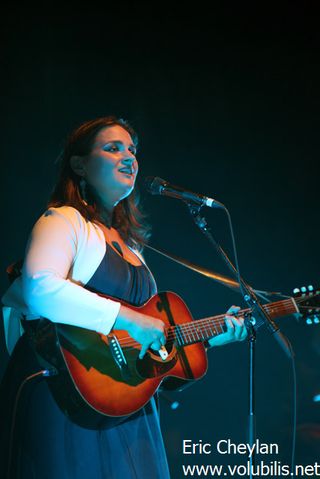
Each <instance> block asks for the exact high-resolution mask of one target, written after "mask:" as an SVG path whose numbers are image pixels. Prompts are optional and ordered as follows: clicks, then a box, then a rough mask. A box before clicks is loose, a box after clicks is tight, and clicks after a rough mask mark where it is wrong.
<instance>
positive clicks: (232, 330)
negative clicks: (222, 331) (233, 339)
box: [225, 316, 234, 335]
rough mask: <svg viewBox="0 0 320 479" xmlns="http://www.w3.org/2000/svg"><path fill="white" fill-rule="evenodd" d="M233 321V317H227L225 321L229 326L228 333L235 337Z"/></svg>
mask: <svg viewBox="0 0 320 479" xmlns="http://www.w3.org/2000/svg"><path fill="white" fill-rule="evenodd" d="M232 319H233V318H232V316H226V318H225V321H226V326H227V332H228V333H230V334H232V335H234V324H233V322H232Z"/></svg>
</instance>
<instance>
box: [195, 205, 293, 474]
mask: <svg viewBox="0 0 320 479" xmlns="http://www.w3.org/2000/svg"><path fill="white" fill-rule="evenodd" d="M186 204H187V206H188V208H189V211H190V213H191V216H192V218H193V220H194V222H195V224H196V225H197V226H198V228H199V229H200V231H201V232H202V233H203V234H204V235H205V236H206V238H207V239H208V240H209V241H210V243H211V244H212V245H213V246H214V248H215V249H216V251H217V252H218V253H219V254H220V256H221V257H222V259H223V260H224V262H225V263H226V265H227V266H228V268H229V269H230V270H231V272H232V274H233V275H234V276H235V277H236V278H237V280H238V282H239V287H240V291H241V294H242V296H243V299H244V300H245V301H246V303H247V304H248V306H249V307H250V309H251V310H252V312H253V314H255V313H257V315H258V316H260V318H261V319H262V321H263V322H264V323H265V324H266V326H267V327H268V329H269V330H270V332H271V333H272V334H273V335H274V337H275V339H276V340H277V341H278V343H279V344H280V346H281V347H282V349H283V350H284V351H285V353H286V355H287V356H288V357H289V358H290V359H291V358H292V357H293V350H292V347H291V344H290V343H289V341H288V339H287V338H286V337H285V336H284V335H283V334H282V333H281V332H280V329H279V327H278V326H277V325H276V324H275V323H274V321H273V320H272V318H271V317H270V316H269V314H268V313H267V312H266V311H265V309H264V308H263V306H262V305H261V303H260V302H259V300H258V298H257V296H256V294H255V292H254V290H253V288H252V287H251V286H249V285H248V284H247V283H246V282H245V281H244V279H243V278H242V277H241V276H240V273H239V268H238V269H236V268H235V266H234V265H233V264H232V262H231V261H230V259H229V257H228V255H227V254H226V252H225V251H224V250H223V249H222V247H221V246H220V245H219V244H218V243H217V242H216V240H215V239H214V237H213V235H212V233H211V230H210V228H208V225H207V221H206V219H205V217H202V216H200V210H201V207H202V205H197V204H194V203H188V202H186ZM220 205H221V207H222V208H223V209H224V210H225V211H226V212H227V214H228V215H229V213H228V210H227V208H226V207H225V206H224V205H223V204H222V203H220ZM230 225H231V222H230ZM255 324H256V320H255V318H254V317H252V315H251V314H249V315H248V316H246V317H245V326H246V328H247V331H248V342H249V411H248V443H249V445H250V446H253V445H254V443H255V440H256V431H255V426H256V419H255V402H254V400H255V397H254V391H255V388H254V372H255V345H256V334H255V329H254V325H255ZM252 451H253V452H252V454H251V455H250V457H249V462H250V477H252V469H253V466H254V463H255V449H253V450H252Z"/></svg>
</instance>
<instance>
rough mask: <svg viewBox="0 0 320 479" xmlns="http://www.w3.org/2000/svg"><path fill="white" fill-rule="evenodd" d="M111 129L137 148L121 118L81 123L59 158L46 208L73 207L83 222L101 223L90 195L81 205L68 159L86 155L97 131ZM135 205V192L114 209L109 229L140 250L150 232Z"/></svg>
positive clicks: (134, 136) (77, 181)
mask: <svg viewBox="0 0 320 479" xmlns="http://www.w3.org/2000/svg"><path fill="white" fill-rule="evenodd" d="M115 125H119V126H121V127H122V128H124V129H125V130H126V131H127V132H128V133H129V134H130V136H131V138H132V141H133V143H134V145H135V146H137V145H138V136H137V134H136V132H135V131H134V130H133V128H132V127H131V126H130V124H129V123H128V122H127V121H126V120H123V119H122V118H117V117H114V116H106V117H101V118H96V119H94V120H89V121H86V122H84V123H82V124H81V125H80V126H79V127H78V128H76V129H75V130H74V131H73V132H72V133H71V134H70V135H69V137H68V138H67V140H66V143H65V146H64V149H63V151H62V153H61V155H60V157H59V161H60V170H59V176H58V181H57V183H56V185H55V186H54V189H53V192H52V194H51V196H50V199H49V204H48V206H49V207H59V206H65V205H67V206H73V207H74V208H76V209H77V210H78V211H79V212H80V213H81V215H82V216H83V217H84V218H85V219H86V220H87V221H92V222H93V223H101V222H102V219H101V215H100V211H99V208H98V205H97V202H96V200H95V198H94V197H93V195H92V194H90V191H88V195H87V198H86V201H84V198H83V196H82V192H81V186H80V181H81V177H80V176H79V175H77V174H76V173H75V172H74V171H73V169H72V168H71V165H70V158H71V157H72V156H73V155H78V156H85V155H88V154H89V153H90V151H91V149H92V147H93V143H94V140H95V138H96V136H97V134H98V133H99V132H100V130H102V129H104V128H106V127H111V126H115ZM139 203H140V198H139V194H138V192H137V189H136V188H135V189H134V190H133V192H132V193H131V194H130V195H129V196H128V197H127V198H124V199H123V200H122V201H120V202H119V203H118V204H117V205H116V207H115V208H114V211H113V216H112V219H111V224H110V226H113V227H114V228H116V229H117V230H118V231H119V233H120V235H121V237H122V238H123V239H124V241H126V242H127V243H128V244H129V245H130V246H135V247H136V248H138V249H142V245H143V243H146V242H147V241H148V239H149V237H150V230H151V228H150V226H149V225H148V224H147V223H146V221H145V217H146V215H145V214H144V213H143V212H142V210H141V207H140V204H139Z"/></svg>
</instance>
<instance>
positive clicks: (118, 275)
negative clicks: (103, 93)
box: [0, 116, 246, 479]
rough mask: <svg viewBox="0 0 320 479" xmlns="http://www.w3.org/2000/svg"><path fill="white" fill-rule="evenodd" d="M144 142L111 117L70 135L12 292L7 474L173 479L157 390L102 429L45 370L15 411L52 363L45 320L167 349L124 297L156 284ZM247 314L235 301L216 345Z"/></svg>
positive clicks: (4, 439) (0, 471) (5, 412)
mask: <svg viewBox="0 0 320 479" xmlns="http://www.w3.org/2000/svg"><path fill="white" fill-rule="evenodd" d="M137 145H138V138H137V135H136V133H135V131H134V130H133V129H132V127H131V126H130V125H129V123H128V122H127V121H125V120H123V119H119V118H115V117H112V116H108V117H102V118H97V119H94V120H91V121H87V122H85V123H83V124H81V125H80V126H79V127H77V128H76V129H75V130H74V131H73V132H72V133H71V134H70V136H69V137H68V139H67V141H66V144H65V147H64V150H63V152H62V154H61V158H60V174H59V177H58V180H57V183H56V185H55V186H54V188H53V192H52V194H51V197H50V201H49V204H48V208H47V210H46V211H45V212H44V213H43V215H42V216H41V217H40V218H39V220H38V221H37V222H36V224H35V225H34V227H33V229H32V231H31V234H30V238H29V241H28V244H27V247H26V252H25V256H24V260H23V266H22V270H21V274H19V272H18V273H17V274H16V277H15V278H14V280H13V282H12V284H11V286H10V287H9V289H8V290H7V291H6V293H5V294H4V296H3V298H2V301H3V304H4V306H5V307H4V314H5V317H6V318H7V321H5V329H6V341H7V346H8V349H9V352H11V357H10V361H9V364H8V367H7V370H6V372H5V375H4V378H3V380H2V383H1V388H0V424H1V432H0V435H1V444H0V454H1V457H0V459H1V462H0V477H2V478H7V479H8V478H9V477H10V479H12V478H14V479H29V478H31V477H32V478H37V479H40V478H41V479H43V478H46V479H70V478H72V479H84V478H88V479H89V478H95V479H107V478H108V479H118V478H126V479H130V478H137V477H138V478H139V479H151V478H152V479H156V478H158V479H160V478H161V479H166V478H169V468H168V464H167V459H166V454H165V449H164V445H163V439H162V435H161V431H160V427H159V419H158V410H157V403H156V400H155V399H156V398H155V397H152V398H151V399H150V401H149V402H148V403H147V404H146V405H145V406H144V407H143V408H141V409H139V410H138V411H137V412H135V413H133V414H131V415H128V417H126V419H125V420H123V422H121V423H119V424H117V425H115V426H114V427H109V425H108V421H107V419H106V421H104V420H101V422H100V424H99V425H98V426H97V427H96V428H93V429H92V428H87V427H82V426H80V425H79V424H77V423H76V422H74V421H72V420H71V419H70V417H68V416H67V415H66V414H65V413H64V412H63V411H62V410H61V409H60V407H58V405H57V402H56V401H55V399H54V395H53V394H52V393H51V390H50V389H49V387H48V384H47V382H46V380H45V379H42V378H39V377H38V378H36V379H32V380H30V381H28V382H27V384H26V385H25V386H24V389H23V390H22V391H20V392H21V394H20V396H19V401H18V403H17V408H16V410H15V411H14V403H15V400H16V397H17V394H18V390H19V388H20V386H21V384H22V383H23V381H24V380H25V379H26V378H27V377H29V376H30V375H32V374H34V373H36V372H38V371H40V370H41V369H43V366H40V363H39V358H38V356H37V354H36V353H35V350H34V347H33V343H32V340H31V338H32V334H27V333H28V332H29V333H30V331H33V330H34V328H36V327H37V326H36V325H37V323H38V322H39V321H40V319H39V318H48V319H49V320H50V321H51V322H52V323H54V324H58V323H60V324H63V325H73V326H78V327H79V328H85V329H86V330H89V331H94V332H97V333H102V334H103V335H107V334H109V333H110V332H113V331H116V330H124V331H127V333H128V335H129V336H130V338H132V339H133V340H135V341H136V342H137V343H138V345H140V353H139V360H143V358H144V357H145V355H147V354H148V351H150V350H153V351H165V346H166V334H165V328H164V323H163V322H162V321H161V320H160V319H158V318H156V317H154V316H149V315H147V314H142V313H139V312H137V311H134V310H133V309H131V308H130V307H128V306H125V305H123V304H121V302H120V301H121V300H123V301H126V302H127V303H130V304H133V305H142V304H143V303H145V302H146V301H147V300H148V299H149V298H150V297H151V296H152V295H154V294H155V293H156V291H157V287H156V283H155V280H154V278H153V276H152V274H151V272H150V270H149V269H148V267H147V266H146V264H145V262H144V259H143V256H142V252H143V244H144V243H146V242H147V240H148V238H149V235H150V229H149V227H148V225H146V223H145V221H144V216H143V213H142V212H141V209H140V207H139V204H138V198H137V194H136V191H135V180H136V177H137V174H138V162H137V158H136V155H137ZM99 293H100V295H99ZM101 293H102V294H105V295H108V296H111V297H112V298H114V299H107V298H105V297H102V296H101ZM238 309H239V308H238V307H236V306H233V307H231V308H229V310H228V312H227V313H226V325H227V330H226V332H225V333H223V334H221V335H220V336H218V337H217V338H214V339H211V340H210V341H209V345H210V346H218V345H222V344H226V343H229V342H232V341H241V340H243V339H245V337H246V329H245V327H244V324H243V318H241V317H240V318H237V317H235V316H234V315H233V313H236V312H237V311H238ZM20 322H21V324H22V325H23V328H22V329H21V328H20V324H19V323H20ZM15 326H17V327H16V328H15ZM20 331H21V332H22V334H21V333H20V337H19V334H17V332H18V333H19V332H20ZM99 337H100V336H99Z"/></svg>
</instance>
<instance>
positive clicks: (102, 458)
mask: <svg viewBox="0 0 320 479" xmlns="http://www.w3.org/2000/svg"><path fill="white" fill-rule="evenodd" d="M86 288H87V289H89V290H91V291H94V292H99V293H103V294H107V295H110V296H114V297H116V298H119V299H123V300H125V301H128V302H130V303H132V304H135V305H140V304H143V303H144V302H145V301H147V300H148V299H149V298H150V297H151V296H152V295H153V294H155V293H156V285H155V282H154V280H153V278H152V276H151V274H150V272H149V270H148V269H147V267H146V266H145V265H143V264H142V265H139V266H133V265H132V264H131V263H129V262H127V261H125V260H124V259H123V258H122V257H121V256H120V254H118V253H117V252H115V251H114V250H113V248H112V247H111V246H110V245H108V244H107V248H106V253H105V256H104V258H103V259H102V261H101V263H100V265H99V267H98V268H97V270H96V272H95V273H94V275H93V276H92V278H91V279H90V281H89V282H88V283H87V285H86ZM39 369H41V368H40V367H39V364H38V362H37V359H36V357H35V355H34V353H33V351H32V348H31V346H30V345H29V341H28V339H27V337H26V335H23V336H22V337H21V338H20V340H19V341H18V343H17V345H16V347H15V350H14V352H13V354H12V356H11V358H10V361H9V364H8V367H7V370H6V373H5V375H4V378H3V380H2V384H1V388H0V424H1V432H0V438H1V443H0V477H1V478H5V477H6V475H5V474H6V470H7V462H8V456H9V447H8V442H9V441H8V438H9V436H10V427H11V420H10V419H11V415H12V405H13V402H14V398H15V395H16V392H17V388H18V387H19V385H20V383H21V381H22V380H23V379H24V378H25V377H26V376H28V375H30V374H32V373H34V372H36V371H39ZM14 432H15V434H14V440H13V448H12V453H13V454H12V467H11V475H10V479H13V478H14V479H120V478H121V479H133V478H134V479H138V478H139V479H160V478H161V479H168V478H169V470H168V464H167V459H166V454H165V449H164V444H163V439H162V435H161V430H160V425H159V416H158V411H157V406H156V402H155V400H154V398H152V399H151V400H150V401H149V403H148V404H147V405H146V406H145V407H144V408H142V409H140V410H139V411H138V412H136V413H135V414H134V415H131V416H130V418H129V419H128V420H125V421H124V422H123V423H121V424H119V425H117V426H116V427H113V428H109V429H103V428H101V429H96V430H91V429H85V428H82V427H80V426H78V425H77V424H75V423H73V422H71V421H70V419H68V418H67V416H65V414H63V412H62V411H61V410H60V409H59V408H58V406H57V404H56V403H55V401H54V399H53V397H52V395H51V392H50V390H49V388H48V385H47V383H46V381H45V380H43V379H39V380H38V379H36V380H32V381H29V383H28V384H27V385H26V386H25V388H24V390H23V394H22V395H21V398H20V400H19V407H18V409H17V414H16V421H15V429H14Z"/></svg>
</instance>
